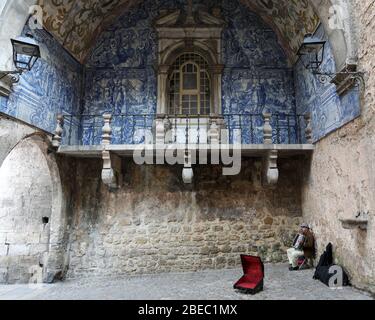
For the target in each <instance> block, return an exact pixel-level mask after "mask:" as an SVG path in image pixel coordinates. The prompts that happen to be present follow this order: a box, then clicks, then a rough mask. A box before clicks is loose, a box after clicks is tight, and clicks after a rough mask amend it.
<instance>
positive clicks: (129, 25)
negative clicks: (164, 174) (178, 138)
mask: <svg viewBox="0 0 375 320" xmlns="http://www.w3.org/2000/svg"><path fill="white" fill-rule="evenodd" d="M194 4H195V5H194V6H195V9H199V8H201V9H203V10H208V11H210V10H211V9H212V8H213V7H220V8H221V11H222V15H223V17H224V19H225V20H226V22H227V27H226V29H225V30H224V33H223V40H224V41H223V48H222V50H223V53H224V63H225V69H224V75H223V83H222V89H223V90H222V94H223V96H222V100H223V101H222V102H223V103H222V104H223V113H224V114H250V113H255V114H260V113H262V112H263V111H264V110H268V111H271V112H272V113H276V112H278V113H282V114H290V115H296V114H304V113H306V112H311V113H312V115H313V127H314V138H315V140H318V139H320V138H322V137H324V136H325V135H327V134H328V133H330V132H332V131H333V130H335V129H337V128H339V127H341V126H342V125H344V124H346V123H347V122H349V121H351V120H353V119H354V118H355V117H357V116H358V115H359V114H360V107H359V99H358V92H357V91H355V90H353V91H351V92H349V93H348V94H347V95H346V96H344V97H338V96H337V94H336V90H335V87H334V86H333V85H331V84H326V85H322V84H321V83H319V81H318V79H317V78H316V77H314V76H313V75H312V74H311V73H309V72H308V71H307V70H305V69H304V68H303V66H302V63H301V62H300V61H299V62H297V64H296V65H295V67H294V70H293V68H289V66H288V62H287V57H286V54H285V53H284V51H283V49H282V48H281V46H280V44H279V42H278V38H277V35H276V34H275V32H274V31H273V30H272V29H271V28H270V27H269V26H268V25H267V24H266V23H265V22H264V21H263V20H262V19H261V18H260V17H259V16H258V15H257V14H255V13H253V12H252V11H250V10H249V9H248V7H247V5H246V4H242V2H241V1H239V0H233V1H227V0H219V1H216V0H215V1H214V0H208V1H204V0H198V1H195V2H194ZM185 5H186V1H185V0H163V1H152V0H146V1H143V2H141V3H139V4H138V5H137V6H135V7H134V8H133V9H132V10H130V11H129V10H128V11H126V12H125V14H123V15H122V16H120V17H119V18H118V19H117V20H116V21H115V23H114V24H113V25H111V26H109V27H108V29H107V30H106V31H104V32H103V33H102V34H101V35H100V36H99V38H98V41H97V43H96V45H95V47H94V48H93V50H92V52H91V54H90V56H89V59H88V61H87V64H86V65H85V66H82V65H81V64H80V63H78V62H77V61H76V60H75V59H74V58H73V57H72V56H70V55H69V54H68V53H67V51H66V50H65V49H64V48H63V47H62V46H61V45H60V44H59V43H58V42H57V41H56V40H55V39H54V38H53V37H52V36H51V35H50V34H48V33H47V32H45V31H43V30H37V31H36V32H35V36H36V39H37V41H38V42H39V43H40V45H41V48H42V55H43V58H42V59H41V60H39V61H38V63H37V64H36V65H35V67H34V69H33V70H32V71H31V72H28V73H25V74H24V75H23V76H22V77H21V81H20V83H19V84H18V85H16V86H15V87H14V92H13V93H12V94H11V96H10V97H9V99H7V101H6V100H4V98H2V99H0V111H2V112H4V113H7V114H9V115H11V116H14V117H17V118H20V119H21V120H24V121H26V122H29V123H31V124H33V125H35V126H37V127H39V128H41V129H44V130H47V131H50V132H53V130H54V128H55V125H56V121H55V117H56V114H57V113H64V114H75V115H77V114H81V113H82V114H84V115H97V118H92V117H77V118H74V119H73V120H72V121H74V125H73V126H72V127H71V126H70V123H69V121H70V120H69V119H68V120H67V123H66V128H68V130H69V132H67V133H66V134H67V135H68V136H69V137H71V138H72V139H69V140H71V141H70V143H73V144H75V143H83V144H85V145H89V144H98V143H100V136H101V127H102V118H101V116H102V114H103V113H105V112H111V113H112V114H132V115H140V114H145V115H148V116H147V117H138V118H137V117H136V118H132V119H124V118H121V117H118V118H115V119H114V122H113V126H114V140H113V143H133V142H135V143H137V142H141V141H143V140H142V138H139V137H136V139H134V135H133V132H134V131H136V130H137V129H139V128H144V127H146V128H151V127H152V116H153V115H154V114H155V112H156V91H157V90H156V89H157V82H156V75H155V66H156V62H157V59H156V52H157V40H156V33H155V30H154V28H153V21H154V19H155V18H156V17H157V16H158V15H159V14H160V13H161V10H163V9H170V10H172V9H176V8H180V9H183V8H184V6H185ZM26 31H27V27H25V30H24V32H26ZM317 34H318V35H319V36H320V37H322V38H325V35H324V30H323V28H322V27H320V28H319V29H318V31H317ZM334 65H335V64H334V60H333V56H332V53H331V50H329V48H328V50H326V57H325V63H324V65H323V67H322V68H323V70H324V71H334ZM81 98H83V99H81ZM227 121H228V125H229V127H230V128H236V127H238V124H239V122H241V121H242V126H243V128H247V129H243V142H244V143H249V142H253V143H262V130H261V128H262V125H263V123H262V118H261V117H257V118H255V119H253V120H251V121H250V119H246V118H242V120H241V118H239V117H235V116H231V117H229V118H227ZM280 121H281V122H284V124H285V123H286V121H287V119H286V118H285V117H284V118H283V117H281V120H280ZM292 125H293V124H292ZM250 127H252V128H253V129H254V131H253V134H251V132H250ZM288 134H289V136H292V140H290V139H289V137H287V135H288ZM295 136H296V134H295V132H289V133H288V132H287V130H284V131H282V132H281V137H280V140H279V141H278V142H279V143H285V142H291V143H293V142H295V141H294V140H293V139H294V137H295ZM75 138H76V139H75ZM78 138H79V139H78ZM133 140H134V141H133Z"/></svg>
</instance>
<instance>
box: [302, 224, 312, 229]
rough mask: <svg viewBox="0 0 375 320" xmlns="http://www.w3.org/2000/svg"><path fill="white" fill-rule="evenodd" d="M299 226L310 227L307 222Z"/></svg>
mask: <svg viewBox="0 0 375 320" xmlns="http://www.w3.org/2000/svg"><path fill="white" fill-rule="evenodd" d="M301 228H306V229H310V226H309V225H308V224H307V223H302V224H301Z"/></svg>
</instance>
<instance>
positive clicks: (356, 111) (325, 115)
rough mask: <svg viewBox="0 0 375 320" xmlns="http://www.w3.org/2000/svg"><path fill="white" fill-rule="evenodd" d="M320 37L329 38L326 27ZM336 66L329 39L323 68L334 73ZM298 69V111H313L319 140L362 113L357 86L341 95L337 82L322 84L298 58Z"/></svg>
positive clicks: (316, 138)
mask: <svg viewBox="0 0 375 320" xmlns="http://www.w3.org/2000/svg"><path fill="white" fill-rule="evenodd" d="M316 36H317V37H319V38H320V39H322V40H325V41H327V37H326V35H325V32H324V29H323V27H322V26H320V27H319V28H318V30H317V31H316ZM335 69H336V67H335V61H334V58H333V54H332V50H331V47H330V45H329V42H328V41H327V45H326V50H325V57H324V62H323V64H322V66H321V71H322V72H326V73H334V72H335V71H336V70H335ZM294 70H295V71H294V72H295V87H296V105H297V112H298V113H300V114H304V113H306V112H310V113H311V115H312V122H313V136H314V140H315V141H317V140H320V139H322V138H323V137H325V136H326V135H328V134H329V133H331V132H332V131H334V130H336V129H338V128H340V127H342V126H343V125H345V124H347V123H348V122H350V121H352V120H353V119H355V118H357V117H358V116H359V115H360V112H361V108H360V100H359V92H358V89H356V88H354V89H352V90H351V91H349V92H348V93H346V94H345V95H344V96H342V97H339V96H338V95H337V92H336V86H335V85H334V84H331V83H330V82H329V81H328V82H326V83H321V82H320V81H319V78H318V77H317V76H315V75H313V74H312V73H311V72H310V71H308V70H306V69H305V68H304V66H303V63H302V61H301V60H300V61H297V63H296V65H295V68H294Z"/></svg>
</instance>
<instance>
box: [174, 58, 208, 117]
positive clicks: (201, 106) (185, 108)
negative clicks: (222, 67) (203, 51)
mask: <svg viewBox="0 0 375 320" xmlns="http://www.w3.org/2000/svg"><path fill="white" fill-rule="evenodd" d="M169 113H170V114H172V115H209V114H210V113H211V81H210V74H209V72H208V63H207V62H206V60H205V59H204V58H203V57H202V56H201V55H199V54H196V53H184V54H182V55H180V56H179V57H178V58H177V59H176V61H175V63H174V65H173V67H172V71H171V73H170V75H169Z"/></svg>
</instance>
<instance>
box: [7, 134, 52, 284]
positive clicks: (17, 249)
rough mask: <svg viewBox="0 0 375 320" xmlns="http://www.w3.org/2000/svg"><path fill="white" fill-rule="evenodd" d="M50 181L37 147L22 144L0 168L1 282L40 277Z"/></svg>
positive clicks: (45, 248) (45, 247)
mask: <svg viewBox="0 0 375 320" xmlns="http://www.w3.org/2000/svg"><path fill="white" fill-rule="evenodd" d="M51 184H52V181H51V178H50V174H49V170H48V166H47V163H46V161H45V159H44V155H43V153H42V151H41V149H40V148H39V146H38V145H37V144H36V143H35V142H33V141H31V140H29V139H27V140H24V141H23V142H21V143H20V144H19V145H18V146H17V147H16V148H15V149H14V150H13V151H12V152H11V153H10V154H9V156H8V157H7V158H6V159H5V161H4V163H3V164H2V166H1V167H0V283H27V282H29V281H31V280H32V279H33V278H34V277H35V279H37V276H38V274H41V271H42V267H43V264H44V259H45V254H46V253H47V252H48V246H49V224H44V223H43V219H42V218H43V217H48V218H50V216H51V202H52V200H51V197H52V194H51V191H52V186H51Z"/></svg>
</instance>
